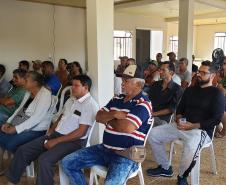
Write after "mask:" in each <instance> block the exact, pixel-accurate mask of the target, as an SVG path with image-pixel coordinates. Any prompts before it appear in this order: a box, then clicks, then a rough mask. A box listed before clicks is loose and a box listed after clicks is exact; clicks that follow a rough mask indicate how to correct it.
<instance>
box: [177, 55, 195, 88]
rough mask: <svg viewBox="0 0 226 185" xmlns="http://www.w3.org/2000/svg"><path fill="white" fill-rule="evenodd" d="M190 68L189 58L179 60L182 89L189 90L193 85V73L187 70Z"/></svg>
mask: <svg viewBox="0 0 226 185" xmlns="http://www.w3.org/2000/svg"><path fill="white" fill-rule="evenodd" d="M187 67H188V59H187V58H181V59H180V60H179V71H178V76H179V77H180V78H181V87H182V88H184V89H185V88H187V87H188V85H189V84H190V83H191V78H192V76H191V72H189V71H188V70H187Z"/></svg>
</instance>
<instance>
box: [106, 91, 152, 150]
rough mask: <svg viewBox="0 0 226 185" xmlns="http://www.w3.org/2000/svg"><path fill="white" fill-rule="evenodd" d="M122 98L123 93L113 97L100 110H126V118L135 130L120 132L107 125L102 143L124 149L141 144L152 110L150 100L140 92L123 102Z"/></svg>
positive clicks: (109, 146) (116, 148) (148, 125)
mask: <svg viewBox="0 0 226 185" xmlns="http://www.w3.org/2000/svg"><path fill="white" fill-rule="evenodd" d="M124 98H125V95H119V96H116V97H114V98H113V99H112V100H111V101H110V102H109V103H108V104H107V105H106V106H104V107H103V108H102V110H105V111H107V112H109V111H115V110H116V111H124V112H126V113H127V116H126V119H127V120H128V121H130V123H132V124H134V125H135V127H136V130H134V131H133V132H132V133H122V132H117V131H116V130H114V129H113V128H112V127H111V126H110V125H107V127H106V128H105V130H104V136H103V144H104V146H105V147H107V148H110V149H115V150H124V149H126V148H129V147H131V146H133V145H143V144H144V140H145V137H146V134H147V132H148V129H149V128H150V124H149V122H148V120H149V118H151V112H152V106H151V102H150V100H149V99H148V98H147V97H146V96H145V95H143V93H142V92H141V93H139V94H138V95H137V96H135V97H134V98H133V99H132V100H130V101H128V102H124Z"/></svg>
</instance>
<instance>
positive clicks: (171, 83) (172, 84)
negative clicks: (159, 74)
mask: <svg viewBox="0 0 226 185" xmlns="http://www.w3.org/2000/svg"><path fill="white" fill-rule="evenodd" d="M162 84H163V80H162V82H161V85H162ZM173 86H174V82H173V80H172V79H171V80H170V82H169V83H168V85H167V88H168V89H172V88H173Z"/></svg>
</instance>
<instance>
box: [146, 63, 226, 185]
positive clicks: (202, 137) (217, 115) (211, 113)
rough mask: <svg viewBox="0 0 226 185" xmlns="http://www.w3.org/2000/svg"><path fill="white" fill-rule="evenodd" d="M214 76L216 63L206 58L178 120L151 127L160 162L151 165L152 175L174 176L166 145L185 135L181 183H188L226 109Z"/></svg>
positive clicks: (149, 173) (150, 139) (182, 105)
mask: <svg viewBox="0 0 226 185" xmlns="http://www.w3.org/2000/svg"><path fill="white" fill-rule="evenodd" d="M214 76H215V68H214V66H213V65H212V64H211V63H210V62H202V65H201V66H200V68H199V71H198V81H199V86H195V87H188V88H187V89H186V90H185V92H184V94H183V96H182V98H181V101H180V103H179V106H178V108H177V112H176V123H172V124H165V125H161V126H159V127H155V128H153V130H151V132H150V137H149V138H148V139H149V142H150V144H151V148H152V153H153V155H154V158H155V160H156V162H157V163H158V165H159V166H158V167H157V168H154V169H148V170H147V173H148V175H150V176H166V177H170V176H173V170H172V167H171V166H169V161H168V156H167V155H166V151H165V148H164V145H165V143H168V142H170V141H173V140H176V139H181V140H182V141H183V144H184V148H183V152H182V158H181V163H180V167H179V175H178V177H177V179H178V181H177V184H178V185H188V182H187V177H188V175H189V173H190V172H191V170H192V168H193V167H194V165H195V163H196V159H197V156H198V155H199V151H200V149H201V148H202V146H203V145H204V144H205V143H208V142H210V141H211V138H212V134H213V130H214V126H215V125H218V124H219V122H220V121H221V118H222V116H223V113H224V96H223V94H222V92H220V90H219V89H217V88H216V87H213V86H212V81H213V79H214ZM181 118H183V123H182V119H181ZM185 119H186V120H185Z"/></svg>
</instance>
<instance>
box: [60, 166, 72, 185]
mask: <svg viewBox="0 0 226 185" xmlns="http://www.w3.org/2000/svg"><path fill="white" fill-rule="evenodd" d="M59 177H60V185H69V184H70V183H69V179H68V177H67V175H66V174H65V173H64V172H63V170H62V168H61V166H60V165H59Z"/></svg>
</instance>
